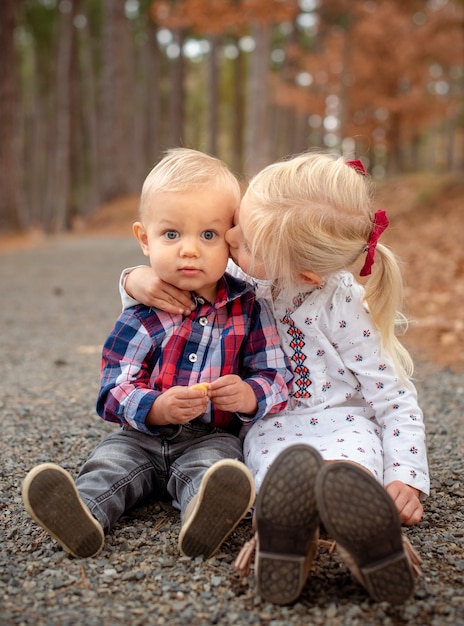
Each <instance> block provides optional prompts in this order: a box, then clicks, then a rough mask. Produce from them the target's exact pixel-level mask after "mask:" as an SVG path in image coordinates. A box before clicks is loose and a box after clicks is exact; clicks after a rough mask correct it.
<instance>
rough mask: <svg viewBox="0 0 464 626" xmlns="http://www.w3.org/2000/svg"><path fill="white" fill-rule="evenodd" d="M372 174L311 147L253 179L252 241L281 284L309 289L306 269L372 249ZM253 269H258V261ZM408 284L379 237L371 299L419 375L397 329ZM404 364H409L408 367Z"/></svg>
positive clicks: (381, 324) (318, 269)
mask: <svg viewBox="0 0 464 626" xmlns="http://www.w3.org/2000/svg"><path fill="white" fill-rule="evenodd" d="M372 191H373V190H372V187H371V184H370V182H369V179H368V178H367V177H365V176H363V175H362V174H360V173H358V172H357V171H356V170H355V169H353V168H352V167H349V166H348V165H347V164H346V163H345V161H344V160H343V159H342V158H341V157H336V156H333V155H329V154H316V153H307V154H302V155H298V156H296V157H293V158H291V159H289V160H287V161H282V162H279V163H274V164H273V165H269V166H268V167H266V168H265V169H264V170H262V171H261V172H259V173H258V174H257V175H256V176H254V177H253V178H252V180H251V181H250V184H249V187H248V190H247V191H246V194H245V197H246V199H247V206H248V207H249V213H248V218H249V233H247V234H251V239H250V237H249V239H248V245H249V246H250V249H251V257H252V258H256V259H257V260H259V261H261V262H264V264H265V267H266V271H267V275H268V277H269V278H275V279H276V281H277V286H278V288H279V289H280V290H283V291H289V290H291V289H294V288H295V287H296V288H297V289H301V284H302V279H301V272H305V271H306V272H314V273H315V274H318V275H319V276H321V277H322V278H324V277H328V275H329V274H332V273H333V272H336V271H339V270H342V269H349V268H350V266H352V265H353V264H354V263H355V262H356V261H357V260H358V259H359V257H360V256H361V255H362V254H364V253H365V252H366V246H367V241H368V239H369V235H370V233H371V230H372V227H373V220H374V210H373V206H372V199H373V193H372ZM251 272H252V269H251ZM402 298H403V286H402V277H401V272H400V268H399V265H398V263H397V261H396V258H395V256H394V255H393V253H392V252H391V251H390V250H389V249H388V248H387V247H386V246H385V245H383V244H381V243H379V244H378V245H377V248H376V252H375V263H374V265H373V267H372V274H371V276H370V278H369V280H368V281H367V284H366V291H365V300H366V303H367V305H368V307H369V310H370V312H371V314H372V316H373V318H374V321H375V323H376V325H377V327H378V328H379V330H380V332H381V336H382V344H383V347H384V349H386V350H387V351H388V352H389V353H390V354H391V355H392V356H393V358H394V360H395V362H396V364H397V365H398V366H400V367H401V368H402V370H404V371H405V372H406V374H407V375H412V371H413V363H412V359H411V357H410V355H409V354H408V352H407V350H406V349H405V348H404V346H402V344H401V343H400V342H399V340H398V338H397V337H396V334H395V331H396V330H397V328H398V326H400V325H401V326H402V327H403V329H404V327H405V318H404V316H403V315H402V314H401V313H400V312H399V311H400V308H401V305H402ZM400 371H401V370H400Z"/></svg>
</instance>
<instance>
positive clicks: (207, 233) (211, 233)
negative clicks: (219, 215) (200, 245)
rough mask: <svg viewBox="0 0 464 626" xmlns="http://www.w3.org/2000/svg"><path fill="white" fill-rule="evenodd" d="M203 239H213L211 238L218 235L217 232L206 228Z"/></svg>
mask: <svg viewBox="0 0 464 626" xmlns="http://www.w3.org/2000/svg"><path fill="white" fill-rule="evenodd" d="M202 236H203V239H207V240H208V241H211V239H214V238H215V237H216V233H215V232H214V231H212V230H205V231H203V235H202Z"/></svg>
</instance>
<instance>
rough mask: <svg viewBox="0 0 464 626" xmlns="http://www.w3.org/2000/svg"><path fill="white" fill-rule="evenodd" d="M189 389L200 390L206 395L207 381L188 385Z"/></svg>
mask: <svg viewBox="0 0 464 626" xmlns="http://www.w3.org/2000/svg"><path fill="white" fill-rule="evenodd" d="M189 389H192V390H194V391H202V392H203V393H204V394H205V396H207V395H208V389H209V384H208V383H197V384H196V385H192V386H191V387H189Z"/></svg>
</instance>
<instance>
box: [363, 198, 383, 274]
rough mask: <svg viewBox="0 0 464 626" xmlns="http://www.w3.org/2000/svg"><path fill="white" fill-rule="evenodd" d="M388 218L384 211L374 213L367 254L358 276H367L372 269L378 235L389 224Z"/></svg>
mask: <svg viewBox="0 0 464 626" xmlns="http://www.w3.org/2000/svg"><path fill="white" fill-rule="evenodd" d="M389 223H390V222H389V220H388V217H387V214H386V212H385V211H382V210H380V209H379V210H378V211H376V213H375V215H374V225H373V226H372V230H371V234H370V235H369V240H368V242H367V255H366V261H365V262H364V265H363V268H362V270H361V271H360V272H359V275H360V276H369V274H370V273H371V271H372V265H373V264H374V256H375V249H376V247H377V242H378V240H379V237H380V235H381V234H382V233H383V231H384V230H385V229H386V228H387V226H388V225H389Z"/></svg>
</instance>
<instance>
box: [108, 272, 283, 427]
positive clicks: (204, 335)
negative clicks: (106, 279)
mask: <svg viewBox="0 0 464 626" xmlns="http://www.w3.org/2000/svg"><path fill="white" fill-rule="evenodd" d="M196 303H197V307H196V309H195V310H194V311H193V312H192V313H191V314H190V315H189V316H187V317H184V316H182V315H172V314H170V313H166V312H164V311H161V310H159V309H153V308H149V307H146V306H144V305H137V306H134V307H131V308H128V309H126V310H125V311H123V312H122V313H121V315H120V316H119V318H118V320H117V322H116V325H115V327H114V329H113V331H112V332H111V333H110V335H109V337H108V339H107V340H106V342H105V345H104V347H103V356H102V372H101V380H100V392H99V396H98V401H97V412H98V414H99V415H100V416H101V417H102V418H103V419H105V420H107V421H110V422H118V423H120V424H122V425H125V426H130V427H132V428H135V429H136V430H139V431H142V432H145V433H147V434H151V435H153V434H157V433H158V432H159V429H158V428H156V427H149V426H146V425H145V419H146V416H147V414H148V412H149V411H150V409H151V407H152V405H153V402H154V401H155V400H156V398H157V397H158V396H159V395H160V394H161V393H162V392H163V391H165V390H166V389H169V388H170V387H172V386H174V385H183V386H190V385H193V384H195V383H198V382H211V381H213V380H215V379H216V378H219V377H220V376H225V375H226V374H238V375H239V376H240V377H241V378H242V379H243V380H245V381H246V382H247V383H248V384H250V385H251V386H252V388H253V390H254V392H255V394H256V398H257V401H258V410H257V412H256V414H255V415H254V416H253V421H256V420H257V419H259V418H260V417H262V416H263V415H265V414H266V413H274V412H278V411H280V410H282V409H283V408H284V407H285V405H286V404H287V398H288V387H289V386H290V384H291V380H292V373H291V368H290V364H289V361H288V359H287V357H286V356H285V354H284V352H283V350H282V348H281V347H280V341H279V336H278V334H277V330H276V327H275V322H274V318H273V315H272V313H271V311H270V309H269V307H268V305H267V304H266V303H265V302H264V301H258V300H257V299H256V296H255V293H254V290H253V288H252V287H250V286H249V285H247V284H246V283H245V282H243V281H241V280H239V279H237V278H234V277H232V276H230V275H228V274H225V275H224V277H223V278H221V280H220V281H219V283H218V293H217V297H216V301H215V303H214V304H211V303H209V302H206V301H205V300H204V299H203V298H201V297H196ZM239 417H241V419H242V421H250V420H248V419H247V418H246V417H245V416H243V417H242V416H239ZM198 419H200V421H202V422H205V423H209V424H211V425H212V427H221V428H228V427H229V429H231V428H232V424H233V422H234V421H235V423H236V421H237V420H236V414H235V413H230V412H225V411H220V410H218V409H217V408H215V406H214V404H213V403H211V402H210V403H209V404H208V407H207V410H206V412H205V413H204V414H203V415H202V416H201V417H200V418H198Z"/></svg>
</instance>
